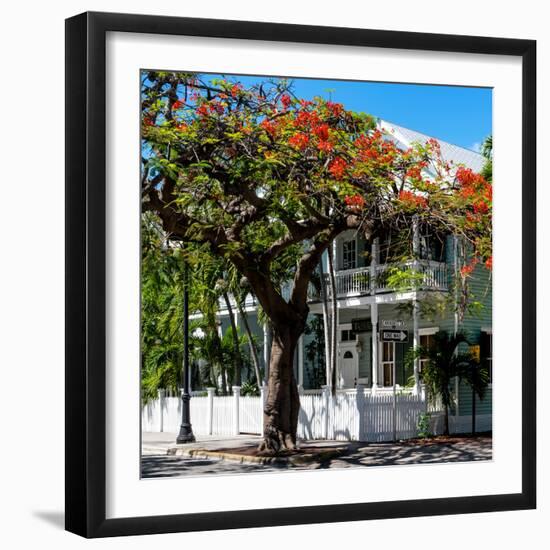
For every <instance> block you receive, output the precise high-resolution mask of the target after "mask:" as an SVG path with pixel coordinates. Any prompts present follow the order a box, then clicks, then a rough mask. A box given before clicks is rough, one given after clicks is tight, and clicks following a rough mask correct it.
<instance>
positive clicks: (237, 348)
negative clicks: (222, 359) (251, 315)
mask: <svg viewBox="0 0 550 550" xmlns="http://www.w3.org/2000/svg"><path fill="white" fill-rule="evenodd" d="M223 299H224V300H225V305H226V306H227V312H228V313H229V322H230V323H231V331H232V333H233V348H234V350H235V363H234V365H235V374H234V375H233V384H234V385H235V386H240V385H241V370H242V362H241V348H240V345H239V335H238V334H237V323H235V317H234V316H233V307H232V306H231V302H230V301H229V295H228V294H227V292H224V293H223Z"/></svg>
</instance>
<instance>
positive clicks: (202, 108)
mask: <svg viewBox="0 0 550 550" xmlns="http://www.w3.org/2000/svg"><path fill="white" fill-rule="evenodd" d="M208 111H209V109H208V107H207V106H206V105H205V104H204V103H203V104H202V105H199V106H198V107H197V114H198V115H199V116H206V115H207V114H208Z"/></svg>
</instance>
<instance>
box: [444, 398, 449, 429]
mask: <svg viewBox="0 0 550 550" xmlns="http://www.w3.org/2000/svg"><path fill="white" fill-rule="evenodd" d="M444 435H449V406H448V405H445V434H444Z"/></svg>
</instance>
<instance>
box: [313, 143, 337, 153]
mask: <svg viewBox="0 0 550 550" xmlns="http://www.w3.org/2000/svg"><path fill="white" fill-rule="evenodd" d="M317 148H318V149H319V151H324V152H325V153H330V152H331V151H332V150H333V149H334V146H333V145H332V143H331V142H330V141H322V140H320V141H319V143H317Z"/></svg>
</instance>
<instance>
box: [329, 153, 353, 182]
mask: <svg viewBox="0 0 550 550" xmlns="http://www.w3.org/2000/svg"><path fill="white" fill-rule="evenodd" d="M347 165H348V163H347V162H346V161H345V160H344V159H343V158H341V157H336V158H335V159H334V160H333V161H332V162H331V163H330V164H329V165H328V171H329V172H330V173H331V174H332V175H333V177H334V178H336V179H337V180H340V179H342V177H343V176H344V171H345V169H346V166H347Z"/></svg>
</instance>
